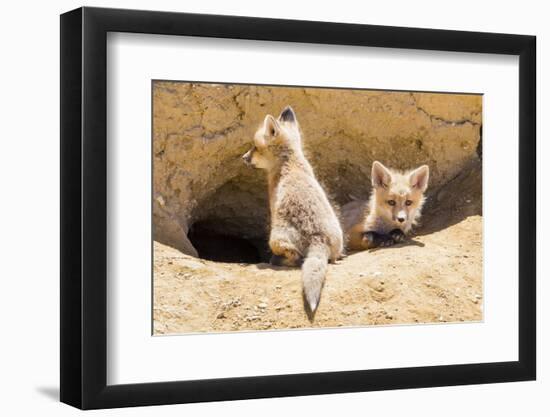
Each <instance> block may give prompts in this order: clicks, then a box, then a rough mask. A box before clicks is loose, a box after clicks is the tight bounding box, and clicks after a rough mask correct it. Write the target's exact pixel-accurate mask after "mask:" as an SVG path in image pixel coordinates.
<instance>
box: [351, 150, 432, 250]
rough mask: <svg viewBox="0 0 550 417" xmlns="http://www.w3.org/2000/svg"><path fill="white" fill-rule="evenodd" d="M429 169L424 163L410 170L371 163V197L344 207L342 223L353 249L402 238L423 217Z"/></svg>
mask: <svg viewBox="0 0 550 417" xmlns="http://www.w3.org/2000/svg"><path fill="white" fill-rule="evenodd" d="M429 175H430V170H429V167H428V166H427V165H422V166H421V167H419V168H416V169H414V170H412V171H408V172H400V171H396V170H392V169H388V168H386V167H385V166H384V165H382V164H381V163H380V162H378V161H375V162H374V163H373V164H372V174H371V179H372V193H371V196H370V198H369V200H368V201H361V200H354V201H351V202H350V203H347V204H346V205H344V206H343V207H342V225H343V227H344V231H345V234H346V238H347V249H348V250H350V251H357V250H364V249H370V248H374V247H378V246H389V245H393V244H394V243H399V242H402V241H403V240H404V238H405V236H406V235H407V234H408V233H409V232H410V231H411V229H412V227H413V226H414V225H415V224H416V223H417V221H418V220H419V219H420V215H421V211H422V206H423V205H424V201H425V197H424V193H425V191H426V189H427V187H428V179H429Z"/></svg>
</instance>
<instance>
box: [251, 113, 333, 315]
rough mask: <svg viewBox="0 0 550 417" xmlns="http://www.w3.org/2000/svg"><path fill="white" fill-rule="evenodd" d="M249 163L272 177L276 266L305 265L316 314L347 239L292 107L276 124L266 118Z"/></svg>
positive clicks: (305, 278)
mask: <svg viewBox="0 0 550 417" xmlns="http://www.w3.org/2000/svg"><path fill="white" fill-rule="evenodd" d="M243 159H244V161H245V162H246V163H247V164H249V165H252V166H254V167H255V168H261V169H264V170H266V171H267V180H268V192H269V205H270V213H271V232H270V236H269V246H270V248H271V251H272V252H273V257H272V258H271V263H272V264H275V265H285V266H299V265H302V280H303V286H304V297H305V299H306V301H307V304H308V306H309V308H310V311H311V313H314V312H315V310H316V309H317V306H318V305H319V299H320V297H321V290H322V288H323V283H324V281H325V275H326V272H327V264H328V262H329V261H330V262H334V261H335V260H337V259H338V258H340V257H341V255H342V252H343V233H342V228H341V226H340V223H339V221H338V218H337V217H336V214H335V213H334V210H333V208H332V206H331V205H330V203H329V200H328V198H327V196H326V194H325V192H324V191H323V189H322V188H321V186H320V185H319V183H318V182H317V180H316V179H315V175H314V173H313V169H312V168H311V165H310V164H309V162H308V161H307V159H306V158H305V156H304V154H303V151H302V139H301V134H300V128H299V126H298V121H297V119H296V115H295V113H294V111H293V110H292V108H291V107H290V106H288V107H286V108H285V109H284V110H283V111H282V112H281V114H280V116H279V117H278V118H277V119H275V118H274V117H273V116H271V115H267V116H266V117H265V120H264V123H263V125H262V126H261V127H260V129H259V130H258V131H257V132H256V135H255V136H254V146H253V147H252V149H250V150H249V151H248V152H247V153H246V154H244V155H243Z"/></svg>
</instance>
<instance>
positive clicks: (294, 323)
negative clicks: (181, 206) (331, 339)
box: [154, 215, 483, 334]
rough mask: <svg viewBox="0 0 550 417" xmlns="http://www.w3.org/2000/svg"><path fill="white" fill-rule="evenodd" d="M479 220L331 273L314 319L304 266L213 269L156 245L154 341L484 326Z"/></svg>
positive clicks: (357, 258)
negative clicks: (307, 303) (288, 331)
mask: <svg viewBox="0 0 550 417" xmlns="http://www.w3.org/2000/svg"><path fill="white" fill-rule="evenodd" d="M481 229H482V218H481V216H478V215H474V216H469V217H467V218H465V219H463V220H462V221H460V222H458V223H456V224H453V225H451V226H449V227H447V228H445V229H442V230H439V231H436V232H433V233H429V234H425V235H421V236H415V237H414V238H413V239H412V240H411V241H410V242H409V243H407V244H402V245H397V246H394V247H391V248H384V249H378V250H374V251H370V252H360V253H355V254H352V255H350V256H348V257H347V258H345V259H344V260H342V261H340V262H339V263H338V264H336V265H331V266H330V267H329V273H328V276H327V280H326V284H325V287H324V290H323V295H322V299H321V304H320V306H319V309H318V310H317V313H316V315H315V318H314V320H313V321H310V320H309V319H308V318H307V316H306V314H305V312H304V311H305V310H304V305H303V301H302V293H301V278H300V271H299V269H290V268H282V267H272V266H270V265H268V264H256V265H243V264H229V263H219V262H210V261H205V260H202V259H198V258H193V257H190V256H188V255H184V254H182V253H180V252H178V251H176V250H174V249H172V248H170V247H167V246H164V245H161V244H159V243H156V242H155V245H154V250H155V265H154V269H155V277H156V278H155V281H154V301H155V306H154V331H155V334H170V333H187V332H200V331H207V332H212V331H214V332H218V331H220V332H226V331H235V330H259V329H282V328H302V327H340V326H361V325H373V324H403V323H434V322H436V323H437V322H462V321H478V320H482V304H483V299H482V262H481V256H482V251H481Z"/></svg>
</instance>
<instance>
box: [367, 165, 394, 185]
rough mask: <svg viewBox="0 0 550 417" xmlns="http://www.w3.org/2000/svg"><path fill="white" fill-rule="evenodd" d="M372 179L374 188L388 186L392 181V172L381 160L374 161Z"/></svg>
mask: <svg viewBox="0 0 550 417" xmlns="http://www.w3.org/2000/svg"><path fill="white" fill-rule="evenodd" d="M371 181H372V186H373V187H374V188H388V185H390V183H391V172H390V171H389V169H388V168H386V167H385V166H384V165H382V164H381V163H380V162H378V161H374V162H373V164H372V173H371Z"/></svg>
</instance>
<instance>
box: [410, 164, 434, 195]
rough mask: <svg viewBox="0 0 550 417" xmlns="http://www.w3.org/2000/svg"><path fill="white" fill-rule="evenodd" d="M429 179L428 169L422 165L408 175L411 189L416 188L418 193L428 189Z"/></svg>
mask: <svg viewBox="0 0 550 417" xmlns="http://www.w3.org/2000/svg"><path fill="white" fill-rule="evenodd" d="M429 179H430V167H429V166H428V165H422V166H421V167H419V168H416V169H415V170H414V171H413V172H411V173H410V175H409V183H410V184H411V187H414V188H418V189H419V190H420V191H422V192H424V191H426V188H428V180H429Z"/></svg>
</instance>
